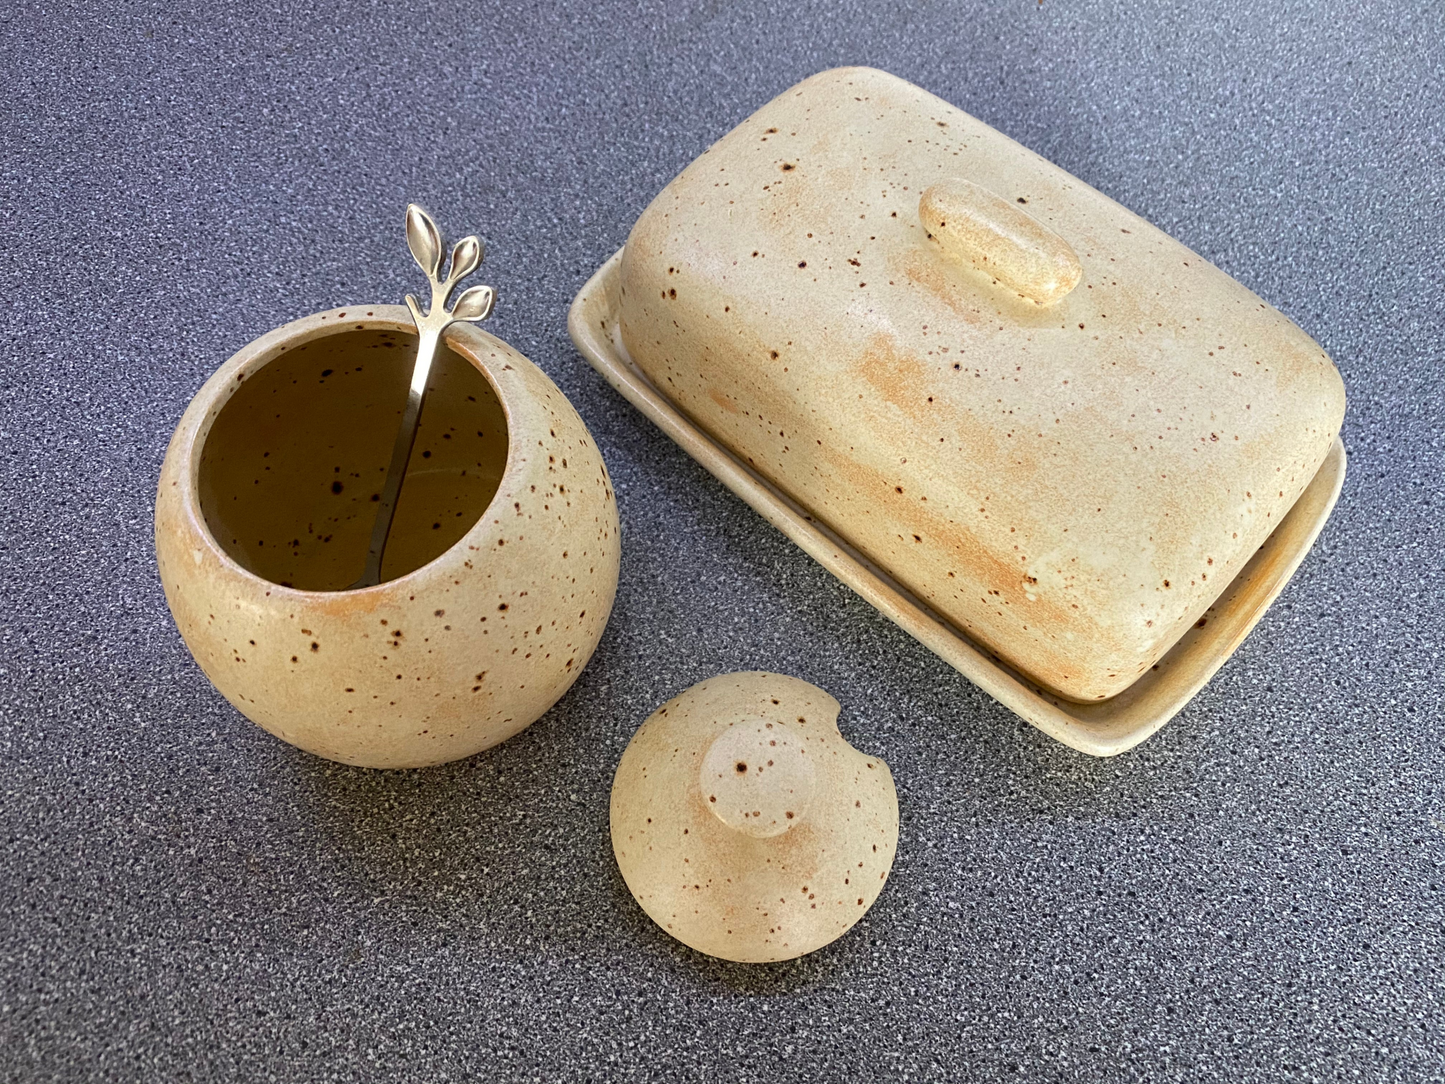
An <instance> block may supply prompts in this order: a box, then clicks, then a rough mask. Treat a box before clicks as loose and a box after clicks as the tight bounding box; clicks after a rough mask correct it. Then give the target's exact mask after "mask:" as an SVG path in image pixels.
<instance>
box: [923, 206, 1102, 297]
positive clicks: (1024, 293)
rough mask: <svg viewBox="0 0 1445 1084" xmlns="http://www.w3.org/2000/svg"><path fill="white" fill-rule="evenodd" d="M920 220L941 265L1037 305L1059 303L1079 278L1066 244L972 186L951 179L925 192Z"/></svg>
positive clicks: (1025, 215)
mask: <svg viewBox="0 0 1445 1084" xmlns="http://www.w3.org/2000/svg"><path fill="white" fill-rule="evenodd" d="M918 218H919V221H920V222H921V223H922V224H923V228H924V229H925V230H927V231H928V236H929V239H930V240H931V241H933V242H934V243H935V244H936V246H937V249H938V251H939V252H940V253H941V254H942V255H943V256H944V258H945V259H948V260H950V261H951V262H954V263H958V264H961V265H963V266H968V267H973V268H976V269H977V270H979V271H982V272H984V273H985V274H987V275H991V276H992V277H993V278H994V279H995V280H996V281H998V282H999V283H1000V284H1002V285H1003V286H1005V287H1007V288H1008V289H1010V290H1012V291H1014V293H1016V294H1018V295H1019V296H1020V297H1023V298H1025V299H1027V300H1028V301H1031V302H1033V303H1034V304H1036V305H1053V304H1055V303H1057V302H1058V301H1060V300H1062V299H1063V298H1064V297H1065V296H1066V295H1067V294H1068V293H1069V291H1070V290H1072V289H1073V288H1074V287H1075V286H1077V285H1078V284H1079V280H1080V279H1081V278H1083V275H1084V268H1083V265H1081V264H1080V263H1079V257H1078V255H1077V254H1076V253H1075V252H1074V250H1073V248H1072V246H1070V244H1069V243H1068V242H1067V241H1065V240H1064V239H1063V238H1062V237H1060V236H1059V235H1058V234H1057V233H1055V232H1054V231H1053V230H1051V229H1049V228H1048V227H1047V226H1045V225H1044V224H1043V223H1042V222H1040V221H1039V220H1038V219H1036V218H1034V217H1033V216H1032V215H1030V214H1029V213H1028V212H1026V211H1024V210H1023V209H1022V208H1020V207H1017V206H1015V205H1014V204H1012V203H1009V202H1008V201H1007V200H1005V199H1002V198H1000V197H999V196H996V195H994V194H993V193H992V192H990V191H989V190H988V189H987V188H984V187H983V186H982V185H977V184H974V183H973V182H972V181H965V180H963V179H961V178H949V179H947V180H943V181H940V182H938V183H937V184H935V185H933V186H931V187H930V188H928V189H926V190H925V191H924V193H923V195H922V196H920V197H919V199H918Z"/></svg>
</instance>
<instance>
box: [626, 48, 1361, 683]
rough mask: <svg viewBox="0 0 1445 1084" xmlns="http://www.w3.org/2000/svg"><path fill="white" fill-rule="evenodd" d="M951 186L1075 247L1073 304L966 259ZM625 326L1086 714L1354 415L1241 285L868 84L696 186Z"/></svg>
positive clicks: (1086, 192)
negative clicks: (934, 216) (953, 234)
mask: <svg viewBox="0 0 1445 1084" xmlns="http://www.w3.org/2000/svg"><path fill="white" fill-rule="evenodd" d="M772 129H776V131H770V130H772ZM763 134H767V138H766V139H763V138H761V137H762V135H763ZM785 163H787V164H792V165H793V166H794V168H793V169H790V170H787V171H782V170H781V168H780V167H781V165H782V164H785ZM957 178H962V179H964V180H966V181H967V182H969V183H971V184H973V185H977V186H980V187H981V188H982V189H983V190H985V191H986V193H992V195H993V196H994V197H997V198H998V199H1000V200H1003V201H1012V202H1013V203H1014V204H1016V205H1017V207H1018V208H1019V209H1020V210H1021V211H1026V213H1027V215H1028V216H1029V221H1030V222H1033V223H1035V224H1036V225H1038V226H1039V228H1040V230H1041V231H1042V233H1043V234H1048V235H1053V236H1056V237H1057V238H1059V239H1061V241H1062V243H1063V244H1064V245H1065V246H1067V247H1068V248H1069V249H1071V250H1072V251H1073V252H1074V253H1075V254H1076V256H1077V260H1078V262H1079V264H1080V266H1081V268H1082V278H1081V280H1080V281H1079V282H1078V284H1077V285H1076V286H1075V287H1074V288H1073V289H1072V290H1070V291H1068V292H1067V293H1066V294H1065V295H1063V296H1062V297H1061V298H1055V299H1054V303H1053V304H1052V305H1050V306H1048V307H1042V306H1040V305H1039V304H1035V303H1034V302H1033V301H1030V300H1025V299H1024V298H1023V297H1020V296H1017V295H1016V293H1015V291H1014V289H1012V288H1010V289H1005V288H1002V287H1001V286H1000V285H999V284H997V283H995V282H992V281H990V279H989V278H988V277H987V276H985V275H981V274H979V273H978V271H977V270H975V269H974V268H973V267H965V266H962V265H961V262H960V260H957V259H951V258H948V255H947V253H946V252H945V251H943V247H942V245H941V244H940V242H938V241H937V240H930V238H929V236H928V235H929V232H930V231H929V230H928V229H927V228H926V226H925V223H923V222H921V221H920V219H919V200H920V196H922V194H923V193H924V192H925V190H928V189H931V188H933V187H934V186H936V185H939V184H941V183H947V184H952V185H954V189H953V191H954V195H957V182H956V181H955V180H953V179H957ZM960 198H962V197H960ZM964 202H968V201H967V200H964ZM986 202H987V201H985V200H982V198H981V197H980V198H979V199H975V200H974V201H973V204H974V205H975V207H974V209H975V211H977V209H978V207H981V206H983V205H984V204H985V203H986ZM939 206H942V203H941V202H940V203H939ZM937 209H938V208H937V207H935V208H934V210H935V211H936V210H937ZM989 214H991V215H993V219H992V220H991V221H993V222H994V226H995V227H997V230H996V232H999V233H1006V232H1007V230H1006V229H1005V228H1004V227H1002V226H999V225H998V224H999V223H1000V222H1005V220H1006V216H1004V215H1003V212H1002V211H1001V210H1000V209H999V207H998V206H992V210H991V211H990V212H989ZM985 217H987V216H985ZM941 220H942V221H947V220H946V219H941ZM1020 221H1021V220H1020ZM1005 224H1006V223H1005ZM948 225H949V227H952V226H953V225H954V223H953V222H949V223H948ZM1014 225H1015V226H1018V223H1017V222H1015V223H1014ZM1035 242H1036V244H1035ZM1045 242H1046V238H1045V239H1044V240H1040V239H1039V238H1038V237H1035V238H1034V239H1033V241H1031V242H1030V244H1034V247H1035V248H1038V247H1039V246H1043V247H1044V248H1047V247H1048V246H1047V244H1046V243H1045ZM965 247H966V246H965ZM1028 247H1029V246H1028V245H1022V244H1021V245H1018V246H1015V251H1013V252H1012V256H1014V257H1020V258H1022V257H1021V255H1020V254H1021V253H1022V254H1026V253H1025V252H1024V250H1025V249H1027V248H1028ZM995 250H996V251H999V252H1003V253H1004V254H1005V255H1008V252H1007V251H1006V250H1007V246H1003V247H1002V248H1000V247H999V245H997V244H996V245H995ZM960 251H961V250H960ZM1040 251H1042V249H1040ZM1055 255H1058V256H1059V258H1060V260H1063V262H1064V263H1067V260H1066V259H1064V258H1063V255H1062V250H1060V251H1059V252H1058V253H1056V254H1055ZM1024 262H1025V263H1027V261H1024ZM1041 266H1042V265H1041ZM1031 274H1033V273H1032V272H1028V271H1027V269H1025V270H1024V271H1017V272H1015V273H1013V275H1014V278H1015V279H1016V280H1017V283H1022V284H1023V285H1024V286H1025V287H1027V286H1028V285H1029V281H1031V280H1030V277H1029V276H1030V275H1031ZM1035 277H1037V276H1035ZM1019 292H1025V291H1019ZM659 294H661V295H663V296H659ZM618 310H619V316H620V330H621V339H622V342H623V343H624V344H625V347H626V350H627V353H628V355H629V356H630V358H631V359H632V361H633V362H634V363H635V364H636V366H637V367H638V368H639V369H640V370H641V371H642V372H643V373H644V374H646V376H647V377H648V378H649V379H650V380H651V381H652V383H653V384H654V385H655V386H656V387H657V388H658V389H659V390H660V391H662V392H663V393H665V394H666V395H667V397H668V398H669V399H670V400H671V401H672V402H673V403H675V404H677V406H678V407H679V408H681V409H682V410H683V411H684V412H686V413H687V414H688V415H689V416H690V417H691V418H693V419H695V420H696V421H697V422H698V423H699V424H700V425H701V426H702V427H704V428H705V429H706V430H707V431H708V432H709V434H710V435H711V436H712V437H713V438H715V439H716V440H717V441H718V442H719V443H720V444H722V445H723V446H725V447H726V448H727V449H728V450H730V451H731V452H732V453H733V454H734V455H736V456H737V457H738V458H739V460H741V461H742V462H743V463H745V464H746V465H747V466H749V467H750V468H752V469H754V470H756V471H757V472H758V473H759V474H761V475H762V476H763V477H765V478H766V479H767V480H768V481H769V482H771V483H773V484H775V485H776V486H777V487H778V488H779V489H781V490H782V491H784V492H785V493H786V494H787V495H788V496H789V497H790V498H791V499H792V500H794V501H796V502H797V504H798V505H799V506H801V507H802V508H803V509H805V510H806V511H807V513H808V514H810V515H812V516H814V517H816V518H817V519H818V520H820V521H822V522H823V523H826V524H827V525H828V526H829V527H831V528H833V529H835V530H836V531H837V532H838V534H839V535H841V536H842V537H843V538H844V539H846V540H847V541H848V542H849V543H851V544H852V545H853V546H855V547H856V548H857V549H858V550H859V551H861V552H862V554H863V555H864V556H865V557H866V558H867V559H869V560H870V561H872V562H874V563H876V564H877V565H878V566H880V567H881V568H883V569H886V570H888V572H889V573H891V575H892V576H893V577H895V578H896V579H897V580H898V581H899V582H900V583H901V584H902V585H903V586H904V587H906V588H907V589H908V590H909V591H910V592H911V593H912V594H913V595H914V596H916V597H917V598H918V599H919V600H921V601H922V602H923V603H925V604H926V605H928V606H930V607H932V608H933V609H934V610H936V611H937V612H938V613H940V614H942V615H943V616H944V617H945V618H946V619H947V620H948V621H949V622H951V623H952V624H953V625H954V626H956V627H957V628H958V629H960V630H961V631H962V632H964V633H965V634H966V635H968V636H969V637H971V638H973V640H974V641H975V642H977V643H979V644H981V645H984V646H985V648H986V649H987V650H989V651H991V652H994V653H996V654H997V655H998V656H999V657H1001V658H1002V659H1004V660H1005V661H1006V662H1008V663H1009V664H1010V665H1011V666H1013V667H1015V668H1017V670H1018V671H1020V672H1021V673H1022V674H1024V675H1026V676H1027V677H1028V678H1030V679H1031V680H1033V681H1035V682H1037V683H1039V684H1040V685H1042V686H1044V687H1045V688H1047V689H1049V690H1051V691H1052V692H1053V693H1057V694H1059V695H1062V696H1064V697H1067V698H1069V699H1071V700H1074V701H1081V702H1092V701H1102V700H1106V699H1108V698H1111V697H1114V696H1116V695H1118V694H1119V693H1121V692H1122V691H1123V690H1125V689H1127V688H1128V687H1129V686H1130V685H1131V684H1132V683H1133V682H1135V681H1136V680H1137V679H1138V678H1139V676H1140V675H1141V674H1144V673H1146V672H1148V671H1149V669H1150V667H1151V666H1153V665H1154V664H1156V663H1158V662H1159V660H1160V659H1161V657H1162V656H1163V655H1164V653H1165V652H1166V651H1168V650H1169V648H1170V647H1171V646H1172V645H1173V644H1175V643H1176V642H1178V641H1179V640H1180V638H1181V636H1183V635H1184V634H1185V633H1186V632H1187V631H1188V630H1190V629H1191V628H1193V627H1194V625H1195V623H1196V622H1197V621H1198V620H1199V618H1200V617H1201V616H1203V615H1204V613H1205V611H1206V609H1207V608H1208V607H1209V606H1210V605H1211V603H1212V602H1214V600H1215V599H1216V598H1217V597H1218V596H1219V593H1220V592H1221V591H1222V590H1223V589H1224V587H1225V586H1226V585H1227V584H1229V583H1230V582H1231V581H1232V580H1233V579H1234V578H1235V576H1236V575H1237V574H1239V572H1240V571H1241V569H1243V568H1244V566H1245V564H1246V562H1247V561H1249V559H1250V557H1251V555H1253V554H1254V553H1255V552H1256V551H1257V550H1258V549H1259V547H1260V545H1261V544H1262V543H1263V542H1264V541H1265V539H1266V538H1268V537H1269V536H1270V534H1271V532H1272V531H1273V530H1274V528H1275V527H1276V526H1277V525H1278V524H1279V523H1280V522H1281V521H1282V520H1283V519H1284V517H1285V516H1286V514H1287V513H1288V512H1289V510H1290V509H1291V507H1292V506H1293V505H1294V503H1295V501H1296V500H1297V498H1299V496H1300V494H1301V493H1302V492H1303V491H1304V489H1305V487H1306V486H1307V485H1309V483H1310V482H1311V480H1312V479H1314V478H1315V477H1316V474H1317V472H1319V470H1320V469H1321V465H1322V463H1324V461H1325V458H1326V455H1327V454H1328V453H1329V452H1330V449H1331V447H1332V445H1333V443H1334V441H1335V436H1336V433H1337V432H1338V430H1339V426H1340V422H1341V419H1342V416H1343V411H1344V393H1343V386H1342V384H1341V381H1340V378H1339V374H1338V373H1337V372H1336V370H1335V367H1334V365H1333V364H1332V363H1331V362H1330V360H1329V358H1328V357H1327V356H1326V355H1325V354H1324V353H1323V352H1322V351H1321V350H1320V349H1319V347H1318V346H1317V345H1316V344H1315V343H1314V342H1313V341H1312V340H1311V339H1310V338H1309V337H1308V336H1307V335H1305V334H1304V333H1303V332H1302V331H1301V330H1300V329H1299V328H1297V327H1295V326H1294V325H1293V324H1292V323H1290V322H1289V320H1287V319H1286V318H1285V317H1284V316H1282V315H1281V314H1280V313H1278V312H1277V311H1275V310H1274V309H1272V308H1270V306H1268V305H1267V304H1265V303H1264V302H1263V301H1261V300H1260V299H1259V298H1258V297H1256V296H1255V295H1254V294H1252V293H1250V292H1249V291H1248V290H1247V289H1245V288H1244V287H1243V286H1241V285H1240V284H1238V283H1237V282H1235V281H1234V280H1233V279H1231V278H1229V276H1227V275H1225V274H1223V273H1222V272H1220V271H1219V270H1218V269H1217V268H1214V267H1212V266H1211V265H1209V264H1208V263H1207V262H1206V261H1204V260H1202V259H1200V258H1199V257H1198V256H1196V255H1195V254H1194V253H1192V252H1190V251H1189V250H1188V249H1186V248H1184V247H1183V246H1182V245H1180V244H1178V243H1177V242H1175V241H1173V240H1172V239H1170V238H1169V237H1167V236H1166V235H1165V234H1163V233H1162V232H1160V231H1159V230H1158V229H1156V228H1155V227H1153V226H1151V225H1149V224H1148V223H1147V222H1145V221H1143V220H1142V219H1140V218H1138V217H1137V216H1135V215H1133V214H1131V213H1130V212H1129V211H1127V210H1125V209H1124V208H1122V207H1120V206H1118V205H1117V204H1115V203H1113V202H1112V201H1111V200H1109V199H1107V198H1106V197H1104V196H1102V195H1101V194H1099V193H1098V192H1095V191H1094V190H1092V189H1090V188H1089V187H1088V186H1087V185H1084V184H1083V183H1082V182H1080V181H1078V180H1076V179H1075V178H1073V177H1070V176H1069V175H1068V174H1066V173H1064V172H1063V171H1062V170H1060V169H1058V168H1057V167H1056V166H1053V165H1051V164H1050V163H1048V162H1046V161H1044V160H1043V159H1041V158H1039V157H1038V156H1037V155H1035V154H1033V153H1032V152H1030V151H1027V150H1025V149H1024V148H1022V147H1020V146H1018V145H1017V144H1016V143H1013V142H1012V141H1011V140H1009V139H1007V138H1006V137H1004V136H1002V135H1001V134H999V133H998V132H996V131H994V130H992V129H990V128H989V127H987V126H986V125H984V124H981V123H980V122H978V121H976V120H974V119H973V118H971V117H969V116H968V115H967V114H965V113H963V112H961V111H959V110H957V109H955V108H953V107H952V106H950V105H948V104H947V103H945V102H942V101H940V100H939V99H937V98H935V97H933V96H931V95H929V94H927V93H925V92H924V91H921V90H919V89H918V88H917V87H913V86H910V85H909V84H907V83H904V82H903V81H901V80H898V79H896V78H894V77H892V76H889V75H886V74H884V73H882V72H877V71H871V70H868V69H861V68H852V69H839V70H836V71H830V72H825V73H823V74H822V75H819V76H815V77H814V78H812V79H809V80H807V81H806V82H804V83H802V84H800V85H799V86H797V87H795V88H793V89H792V90H790V91H788V92H787V93H786V94H784V95H782V96H781V97H779V98H778V99H776V100H775V101H773V102H771V103H770V104H768V105H767V106H765V107H764V108H763V109H761V110H759V111H758V112H757V113H756V114H754V116H753V117H751V118H749V119H748V120H747V121H745V122H743V124H741V125H740V126H739V127H738V128H736V129H735V130H734V131H733V132H731V133H729V134H728V135H727V136H724V137H723V139H721V140H719V141H718V143H717V144H715V145H714V146H713V147H712V148H711V149H710V150H709V151H708V153H707V154H705V155H703V156H702V157H700V158H699V159H698V160H697V161H695V162H694V163H693V164H692V165H690V166H689V167H688V168H687V169H686V170H684V171H683V173H682V174H681V175H680V176H679V177H678V178H677V179H676V180H674V181H673V182H672V183H671V184H670V185H669V186H668V187H667V188H666V189H665V190H664V191H663V192H662V193H661V194H660V195H659V196H658V198H657V199H656V200H654V201H653V203H652V205H651V206H650V207H649V208H648V209H647V211H646V212H645V213H644V214H643V216H642V218H641V219H640V220H639V221H638V223H637V225H636V227H635V228H634V229H633V231H632V234H631V236H630V237H629V239H628V243H627V247H626V249H625V250H624V253H623V257H622V262H621V271H620V285H619V290H618ZM1166 582H1167V584H1168V586H1166Z"/></svg>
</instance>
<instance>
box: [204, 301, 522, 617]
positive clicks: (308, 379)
mask: <svg viewBox="0 0 1445 1084" xmlns="http://www.w3.org/2000/svg"><path fill="white" fill-rule="evenodd" d="M416 341H417V340H416V336H415V335H414V334H406V333H403V332H398V331H391V330H385V329H353V330H347V331H341V332H337V333H336V334H332V335H328V336H325V337H323V338H320V339H313V340H311V341H310V342H307V343H305V344H303V345H301V346H298V347H296V348H295V349H293V350H288V351H286V352H285V353H283V354H281V355H279V356H278V357H276V358H275V359H273V360H272V361H270V362H268V363H267V364H265V365H263V366H262V367H261V368H259V369H257V370H256V371H254V372H252V373H251V374H250V375H248V376H247V377H246V379H245V381H244V382H243V383H242V384H241V385H240V386H239V387H238V388H237V389H236V391H235V392H234V394H232V396H231V398H230V399H229V400H228V401H227V402H226V404H225V405H224V406H223V407H222V408H221V412H220V414H219V415H218V416H217V417H216V420H215V421H214V423H213V424H212V426H211V430H210V433H209V435H208V436H207V437H206V439H205V443H204V445H203V446H202V449H201V460H200V477H199V489H200V500H201V511H202V514H203V515H204V516H205V519H206V524H207V526H208V527H209V528H210V530H211V534H212V535H213V536H214V537H215V539H216V541H217V542H218V543H219V544H220V545H221V547H222V548H223V549H224V550H225V551H226V552H227V553H228V554H230V556H231V557H232V558H233V559H234V560H235V561H236V562H237V563H238V564H240V565H241V566H243V567H244V568H246V569H248V570H250V571H251V572H254V573H255V574H256V575H258V576H260V577H262V578H263V579H266V580H270V581H272V582H273V583H278V584H283V585H285V586H287V587H296V588H300V589H304V590H311V591H339V590H343V589H345V588H346V587H347V586H348V585H350V584H351V583H353V582H355V581H356V579H357V577H359V576H360V575H361V571H362V567H363V566H364V564H365V562H366V551H367V547H368V545H369V543H370V540H371V529H372V524H373V523H374V522H375V519H376V510H377V507H378V504H379V500H380V498H379V494H380V491H381V487H382V483H383V482H384V481H385V479H386V470H387V466H388V464H389V462H390V460H391V450H392V444H393V442H394V441H395V440H396V433H397V428H398V426H399V425H400V422H401V414H402V410H403V409H404V408H405V406H406V395H407V386H408V384H409V383H410V380H411V370H412V364H413V362H414V361H415V359H416ZM506 462H507V424H506V417H505V415H504V413H503V411H502V404H501V402H500V401H499V400H498V399H497V395H496V392H494V391H493V390H492V386H491V385H490V384H489V383H488V382H487V379H486V377H484V376H483V375H482V374H481V373H480V372H479V371H478V370H477V369H476V368H475V367H474V366H473V365H472V364H471V363H470V362H469V361H467V360H466V359H465V358H463V357H462V356H460V355H459V354H457V353H455V352H454V351H453V350H451V349H450V348H448V347H447V345H446V342H445V339H443V342H442V345H441V347H440V348H439V349H438V350H437V355H436V361H435V363H434V364H433V366H432V370H431V379H430V382H429V383H428V391H427V397H426V402H425V405H424V406H423V408H422V414H421V425H420V427H419V429H418V430H417V438H416V445H415V447H414V449H413V451H412V456H411V463H410V465H409V467H408V469H407V474H406V480H405V481H404V482H403V484H402V487H401V496H400V497H399V498H398V500H397V506H396V518H395V520H394V521H393V523H392V529H391V534H390V536H389V540H388V542H387V547H386V556H385V560H384V561H383V562H382V568H381V579H382V581H383V582H385V581H387V580H392V579H396V578H397V577H398V576H403V575H405V574H406V573H408V572H411V571H413V570H415V569H417V568H420V567H421V566H422V565H424V564H426V563H428V562H429V561H432V560H434V559H435V558H437V557H439V556H440V555H441V554H442V553H444V552H445V551H446V550H447V549H449V548H450V547H451V546H453V545H455V544H456V542H457V541H458V540H459V539H461V537H462V536H463V535H465V534H466V533H467V531H468V530H470V529H471V527H472V525H473V524H475V523H476V522H477V520H478V519H479V518H481V515H482V513H483V512H484V511H485V510H486V508H487V505H488V504H490V503H491V500H492V497H493V495H495V493H496V491H497V486H498V484H499V483H500V481H501V477H502V471H503V470H504V469H505V467H506Z"/></svg>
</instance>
